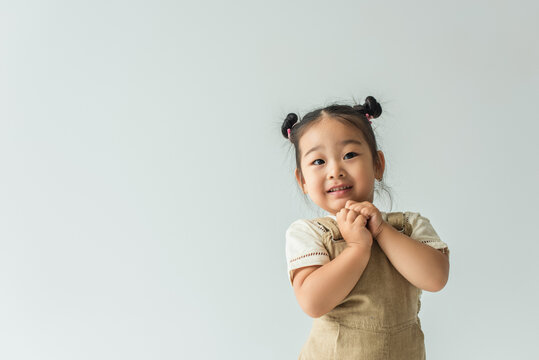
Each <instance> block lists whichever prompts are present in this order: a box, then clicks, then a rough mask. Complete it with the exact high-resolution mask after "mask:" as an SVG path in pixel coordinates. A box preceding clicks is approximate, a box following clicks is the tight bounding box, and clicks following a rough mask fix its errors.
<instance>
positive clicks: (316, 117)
mask: <svg viewBox="0 0 539 360" xmlns="http://www.w3.org/2000/svg"><path fill="white" fill-rule="evenodd" d="M366 114H369V115H370V116H369V117H371V118H378V117H379V116H380V115H381V114H382V107H381V106H380V104H379V103H378V102H377V101H376V99H375V98H374V97H372V96H367V98H366V99H365V103H364V104H363V105H360V104H358V105H353V106H351V105H341V104H332V105H329V106H326V107H324V108H319V109H316V110H313V111H311V112H309V113H307V114H306V115H305V116H303V119H301V121H299V122H298V120H299V118H298V115H296V114H295V113H290V114H288V115H287V116H286V118H285V119H284V121H283V124H282V126H281V133H282V135H283V136H284V137H285V138H286V139H288V129H290V141H291V142H292V144H293V145H294V149H295V153H296V167H297V168H298V170H299V173H300V176H301V177H303V174H302V171H301V161H300V159H301V154H300V151H299V139H300V138H301V136H302V135H303V134H304V133H305V131H306V130H307V129H309V127H311V126H312V125H313V124H315V123H317V122H318V121H320V120H322V119H323V118H324V117H331V118H334V119H336V120H339V121H341V122H343V123H345V124H348V125H352V126H355V127H356V128H358V129H359V130H360V131H361V133H362V134H363V137H364V138H365V141H366V142H367V146H368V147H369V150H370V152H371V155H372V159H373V166H374V167H375V168H379V167H380V166H381V163H380V159H379V157H378V153H377V152H378V145H377V143H376V137H375V135H374V131H373V129H372V126H371V123H370V121H369V119H367V116H366ZM380 185H381V187H382V188H383V189H384V190H386V191H387V188H388V187H387V185H386V184H385V183H384V182H383V180H381V181H380ZM387 193H388V195H389V197H390V200H391V193H390V192H389V191H387Z"/></svg>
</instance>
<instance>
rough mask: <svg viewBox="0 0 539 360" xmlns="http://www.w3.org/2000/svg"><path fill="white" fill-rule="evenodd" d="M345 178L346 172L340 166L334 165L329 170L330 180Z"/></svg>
mask: <svg viewBox="0 0 539 360" xmlns="http://www.w3.org/2000/svg"><path fill="white" fill-rule="evenodd" d="M342 177H344V170H343V168H342V167H341V166H340V164H338V163H337V164H336V163H334V164H333V166H331V167H330V168H329V171H328V178H329V179H335V178H342Z"/></svg>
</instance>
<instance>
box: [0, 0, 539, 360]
mask: <svg viewBox="0 0 539 360" xmlns="http://www.w3.org/2000/svg"><path fill="white" fill-rule="evenodd" d="M538 15H539V5H538V3H537V2H534V1H512V2H509V1H488V2H487V1H481V2H479V1H478V2H468V1H451V2H430V1H409V2H402V1H384V2H374V1H373V2H359V1H333V2H331V3H329V2H320V1H292V2H291V1H272V2H259V1H228V2H219V1H211V2H208V1H200V2H197V3H196V4H195V3H194V2H193V3H191V2H183V1H179V2H174V1H133V2H127V1H84V2H83V1H76V2H75V1H47V2H42V1H11V2H6V1H2V2H0V53H1V56H0V125H1V127H0V169H1V170H0V171H1V173H0V175H1V176H0V179H1V186H0V289H1V291H0V342H1V343H0V358H2V359H55V360H59V359H97V358H100V359H124V358H125V359H127V358H130V359H180V358H181V359H295V358H297V354H298V353H299V350H300V348H301V346H302V345H303V343H304V341H305V340H306V338H307V336H308V332H309V330H310V326H311V322H312V319H311V318H309V317H308V316H307V315H305V314H304V313H303V312H302V310H301V309H300V307H299V305H298V304H297V301H296V299H295V297H294V293H293V290H292V287H291V286H290V285H289V283H288V280H287V272H286V260H285V253H284V233H285V230H286V228H287V227H288V225H289V224H290V223H291V222H292V221H294V220H295V219H297V218H300V217H310V216H315V215H316V214H317V212H316V210H315V208H314V206H309V205H308V203H306V202H305V201H303V198H302V194H301V192H300V190H299V189H298V188H297V186H296V184H295V181H294V178H293V166H294V161H293V152H292V151H291V150H290V147H289V144H288V143H287V141H286V140H285V139H284V138H283V137H282V136H281V135H280V126H281V123H282V120H283V119H284V117H285V116H286V114H287V113H288V112H297V113H299V114H300V115H301V116H302V115H304V114H305V113H306V112H308V111H310V110H311V109H313V108H315V107H318V106H323V105H328V104H330V103H332V102H334V101H339V102H344V103H353V102H354V100H355V101H357V102H363V100H364V99H365V97H366V96H368V95H373V96H375V97H376V98H377V99H378V100H379V101H380V103H381V104H382V107H383V114H382V116H381V117H380V118H378V119H376V120H375V121H374V123H375V132H376V134H377V136H378V141H379V144H380V148H381V149H382V150H383V151H384V152H385V155H386V161H387V167H386V173H385V179H386V181H387V184H388V185H389V186H391V188H392V190H391V191H392V195H393V207H392V208H391V210H394V211H399V210H410V211H419V212H420V213H421V214H422V215H424V216H426V217H428V218H429V219H430V220H431V223H432V224H433V226H434V228H435V229H436V231H437V232H438V234H439V235H440V236H441V238H442V239H443V240H444V241H445V242H447V243H448V244H449V246H450V249H451V271H450V278H449V282H448V284H447V285H446V287H445V288H444V289H443V290H442V291H440V292H437V293H429V292H424V294H423V298H422V300H423V307H422V310H421V313H420V317H421V319H422V325H423V329H424V332H425V337H426V347H427V356H428V358H430V359H472V358H474V359H506V358H518V359H532V358H533V359H535V358H537V356H538V352H537V347H536V340H537V336H538V335H539V334H538V326H537V323H538V321H539V316H538V309H537V303H538V302H539V292H538V288H537V285H536V284H537V280H536V278H537V275H538V271H537V260H536V259H537V253H538V250H539V245H538V240H539V239H538V237H537V219H536V218H537V215H538V213H537V210H536V204H537V200H538V191H537V184H538V180H539V176H538V175H539V171H538V166H537V155H539V151H538V145H537V132H538V130H539V127H538V125H537V120H538V116H537V95H538V92H539V71H538V70H539V69H538V64H539V44H538V38H537V34H538V33H539V25H538V23H539V22H538ZM375 205H377V206H378V207H379V208H380V209H381V210H383V211H388V210H390V209H389V206H390V205H389V201H388V199H387V197H386V198H380V199H376V200H375Z"/></svg>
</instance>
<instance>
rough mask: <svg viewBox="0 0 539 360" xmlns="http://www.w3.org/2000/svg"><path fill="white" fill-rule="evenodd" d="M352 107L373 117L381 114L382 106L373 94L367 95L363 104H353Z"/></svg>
mask: <svg viewBox="0 0 539 360" xmlns="http://www.w3.org/2000/svg"><path fill="white" fill-rule="evenodd" d="M352 107H353V108H354V109H356V110H357V111H359V112H360V113H362V114H369V115H370V116H372V117H373V118H377V117H379V116H380V115H381V114H382V106H380V104H379V103H378V101H376V99H375V98H374V97H373V96H367V97H366V98H365V104H363V105H354V106H352Z"/></svg>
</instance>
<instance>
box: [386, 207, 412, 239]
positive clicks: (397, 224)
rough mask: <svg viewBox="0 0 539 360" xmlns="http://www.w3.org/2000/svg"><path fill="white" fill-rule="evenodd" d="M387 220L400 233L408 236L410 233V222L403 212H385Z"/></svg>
mask: <svg viewBox="0 0 539 360" xmlns="http://www.w3.org/2000/svg"><path fill="white" fill-rule="evenodd" d="M387 222H388V223H389V224H390V225H391V226H393V227H394V228H395V229H397V230H398V231H400V232H401V233H403V234H405V235H408V236H410V235H411V234H412V230H413V229H412V224H410V222H409V221H408V217H407V216H406V214H405V213H404V212H401V211H397V212H390V213H387Z"/></svg>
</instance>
